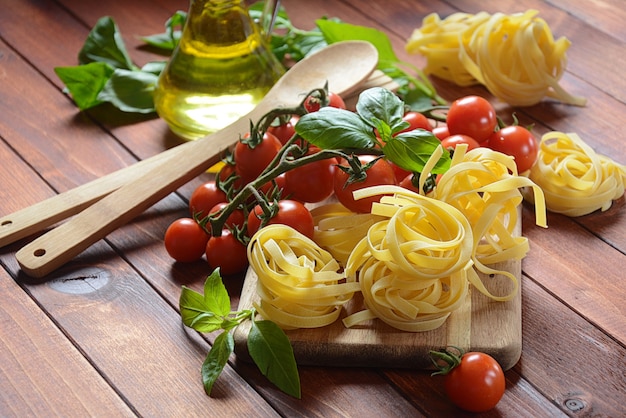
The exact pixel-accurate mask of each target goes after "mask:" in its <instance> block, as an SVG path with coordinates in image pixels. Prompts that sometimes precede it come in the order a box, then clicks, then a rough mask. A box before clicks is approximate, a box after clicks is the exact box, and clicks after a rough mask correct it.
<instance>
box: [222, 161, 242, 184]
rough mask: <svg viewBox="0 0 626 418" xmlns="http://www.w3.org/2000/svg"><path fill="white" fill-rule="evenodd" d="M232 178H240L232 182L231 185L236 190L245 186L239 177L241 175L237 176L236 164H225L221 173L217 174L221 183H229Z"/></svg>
mask: <svg viewBox="0 0 626 418" xmlns="http://www.w3.org/2000/svg"><path fill="white" fill-rule="evenodd" d="M231 176H238V177H237V179H235V180H234V181H232V183H231V185H232V187H233V189H234V190H240V189H241V187H242V186H243V185H244V184H243V181H242V179H241V177H239V174H237V170H236V168H235V164H225V165H224V166H223V167H222V168H221V169H220V171H219V173H217V177H218V178H219V180H220V182H221V183H225V182H226V181H228V180H229V179H230V178H231Z"/></svg>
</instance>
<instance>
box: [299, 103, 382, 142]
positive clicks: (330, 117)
mask: <svg viewBox="0 0 626 418" xmlns="http://www.w3.org/2000/svg"><path fill="white" fill-rule="evenodd" d="M295 129H296V132H297V133H298V134H299V135H300V136H301V137H302V138H304V139H306V140H307V141H309V142H310V143H311V144H313V145H315V146H318V147H320V148H322V149H343V148H370V147H372V146H373V145H374V138H375V136H374V130H373V129H372V127H371V126H370V125H368V124H367V123H365V121H364V120H363V119H361V117H360V116H359V115H357V114H356V113H354V112H350V111H349V110H343V109H337V108H334V107H330V106H327V107H323V108H321V109H320V110H318V111H317V112H312V113H307V114H306V115H303V116H301V117H300V120H299V121H298V123H297V124H296V126H295Z"/></svg>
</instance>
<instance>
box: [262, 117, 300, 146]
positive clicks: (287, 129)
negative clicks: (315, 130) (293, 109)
mask: <svg viewBox="0 0 626 418" xmlns="http://www.w3.org/2000/svg"><path fill="white" fill-rule="evenodd" d="M298 119H299V117H298V116H292V117H291V118H290V119H289V120H288V121H286V122H284V123H281V124H280V125H271V126H270V127H269V128H267V132H269V133H271V134H272V135H274V136H275V137H276V138H278V140H279V141H280V142H281V144H283V145H284V144H286V143H287V141H289V140H290V139H291V137H293V135H294V134H295V133H296V129H295V126H296V123H298Z"/></svg>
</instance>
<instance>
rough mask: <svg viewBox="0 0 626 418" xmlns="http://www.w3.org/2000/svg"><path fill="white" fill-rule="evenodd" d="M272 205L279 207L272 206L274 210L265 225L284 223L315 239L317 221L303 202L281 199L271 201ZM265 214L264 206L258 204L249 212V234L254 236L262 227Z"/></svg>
mask: <svg viewBox="0 0 626 418" xmlns="http://www.w3.org/2000/svg"><path fill="white" fill-rule="evenodd" d="M269 205H270V206H273V205H277V207H273V208H270V211H271V212H272V213H271V215H273V216H271V217H270V218H269V219H268V220H267V222H266V223H265V225H271V224H282V225H288V226H290V227H292V228H293V229H295V230H296V231H298V232H300V233H301V234H303V235H306V236H307V237H309V238H311V239H313V233H314V231H315V223H314V222H313V215H311V212H310V211H309V209H307V208H306V206H304V204H303V203H301V202H298V201H297V200H291V199H284V200H279V201H278V203H277V204H276V203H270V204H269ZM264 216H265V214H264V212H263V206H262V205H261V204H257V205H256V206H255V207H254V208H252V210H251V211H250V213H249V214H248V230H247V232H248V235H249V236H253V235H254V234H255V233H256V232H257V231H258V230H259V228H260V227H261V224H262V221H263V218H264Z"/></svg>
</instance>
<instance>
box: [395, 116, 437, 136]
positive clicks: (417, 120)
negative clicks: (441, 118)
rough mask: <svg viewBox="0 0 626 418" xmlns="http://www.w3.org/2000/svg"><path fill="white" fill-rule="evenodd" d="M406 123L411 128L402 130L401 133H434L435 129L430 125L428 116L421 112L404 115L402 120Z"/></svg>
mask: <svg viewBox="0 0 626 418" xmlns="http://www.w3.org/2000/svg"><path fill="white" fill-rule="evenodd" d="M402 120H404V121H405V122H408V123H409V127H408V128H406V129H404V130H402V131H401V132H407V131H412V130H414V129H426V130H427V131H432V130H433V127H432V125H431V124H430V121H429V120H428V118H427V117H426V116H424V115H423V114H421V113H419V112H414V111H409V112H406V113H405V114H404V117H403V118H402Z"/></svg>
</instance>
